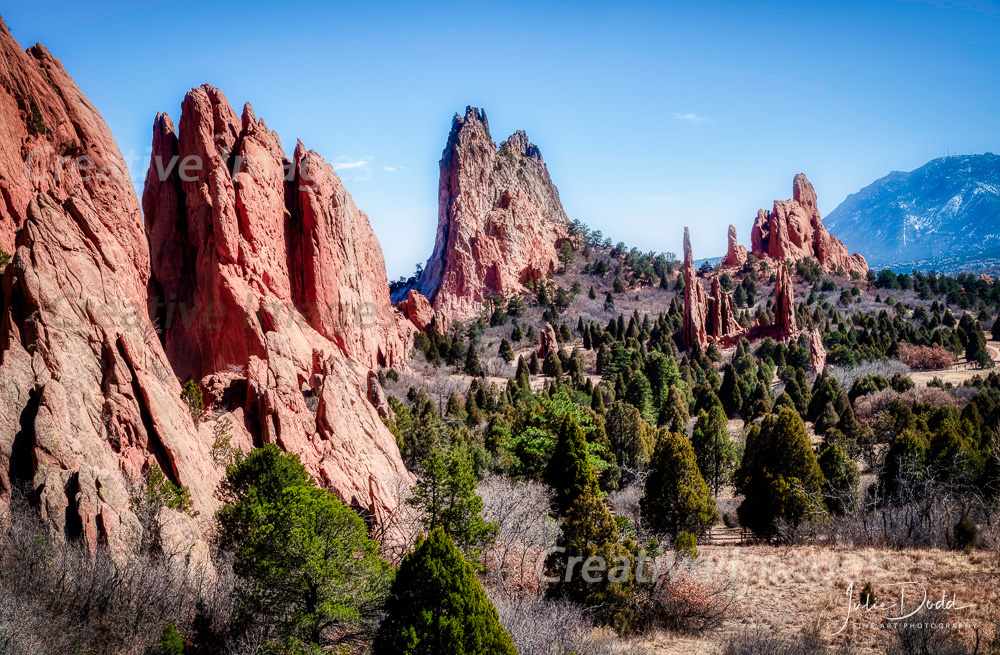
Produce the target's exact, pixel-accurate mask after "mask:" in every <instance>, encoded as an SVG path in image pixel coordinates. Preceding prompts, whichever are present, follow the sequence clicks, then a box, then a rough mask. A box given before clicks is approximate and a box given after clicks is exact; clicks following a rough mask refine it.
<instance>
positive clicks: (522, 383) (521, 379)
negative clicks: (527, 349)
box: [514, 356, 531, 390]
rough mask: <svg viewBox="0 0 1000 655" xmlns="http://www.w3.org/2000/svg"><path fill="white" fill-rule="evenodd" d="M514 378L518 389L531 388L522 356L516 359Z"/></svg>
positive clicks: (526, 366)
mask: <svg viewBox="0 0 1000 655" xmlns="http://www.w3.org/2000/svg"><path fill="white" fill-rule="evenodd" d="M514 378H515V379H516V380H517V386H518V387H519V388H521V389H524V390H528V389H530V388H531V380H530V378H529V377H528V365H527V364H526V363H525V361H524V357H523V356H521V357H518V358H517V373H515V374H514Z"/></svg>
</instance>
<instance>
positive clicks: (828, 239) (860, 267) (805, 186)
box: [727, 173, 868, 276]
mask: <svg viewBox="0 0 1000 655" xmlns="http://www.w3.org/2000/svg"><path fill="white" fill-rule="evenodd" d="M750 241H751V251H752V252H753V254H754V255H755V256H757V257H765V256H767V257H771V258H772V259H775V260H777V261H779V262H783V261H785V260H792V261H798V260H800V259H804V258H807V257H808V258H811V259H814V260H816V261H817V262H819V265H820V266H821V267H822V268H823V270H824V271H826V272H827V273H834V272H836V271H837V270H838V269H843V271H844V273H846V274H851V273H858V274H859V275H862V276H864V275H867V273H868V264H867V262H865V258H864V257H862V256H861V255H859V254H857V253H854V254H853V255H852V254H851V253H850V251H848V250H847V247H846V246H845V245H844V244H842V243H841V242H840V241H838V240H837V238H836V237H834V236H833V235H832V234H830V233H829V232H827V231H826V228H825V227H824V226H823V220H822V219H821V218H820V215H819V208H818V207H817V204H816V191H815V190H814V189H813V186H812V184H810V183H809V180H808V179H807V178H806V176H805V175H803V174H802V173H799V174H798V175H796V176H795V180H794V182H793V184H792V199H791V200H775V201H774V209H772V210H771V211H770V212H767V211H764V210H763V209H761V210H760V211H758V212H757V219H756V220H755V221H754V224H753V229H752V230H751V232H750ZM727 257H728V256H727Z"/></svg>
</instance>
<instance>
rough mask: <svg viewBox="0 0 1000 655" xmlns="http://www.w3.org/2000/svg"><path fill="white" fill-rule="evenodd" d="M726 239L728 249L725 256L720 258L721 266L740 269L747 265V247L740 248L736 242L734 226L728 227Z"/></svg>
mask: <svg viewBox="0 0 1000 655" xmlns="http://www.w3.org/2000/svg"><path fill="white" fill-rule="evenodd" d="M728 239H729V247H728V249H727V250H726V256H725V257H723V258H722V265H723V266H732V267H734V268H740V267H741V266H743V264H746V263H747V247H746V246H741V245H740V244H739V242H738V241H737V239H736V226H735V225H730V226H729V234H728Z"/></svg>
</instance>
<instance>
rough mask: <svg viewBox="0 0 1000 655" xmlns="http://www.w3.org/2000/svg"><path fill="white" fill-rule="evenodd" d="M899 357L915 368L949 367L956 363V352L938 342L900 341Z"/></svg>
mask: <svg viewBox="0 0 1000 655" xmlns="http://www.w3.org/2000/svg"><path fill="white" fill-rule="evenodd" d="M899 357H900V359H902V360H903V361H904V362H906V365H907V366H909V367H910V368H913V369H929V368H930V369H937V368H948V367H949V366H951V365H952V364H954V363H955V354H954V353H952V352H951V351H949V350H946V349H945V348H944V346H942V345H941V344H938V343H936V344H934V345H933V346H914V345H913V344H909V343H905V342H904V343H900V344H899Z"/></svg>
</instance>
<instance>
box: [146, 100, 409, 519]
mask: <svg viewBox="0 0 1000 655" xmlns="http://www.w3.org/2000/svg"><path fill="white" fill-rule="evenodd" d="M171 162H175V165H174V166H173V167H171V166H170V163H171ZM183 162H193V163H194V165H193V166H191V168H190V169H187V170H186V169H185V168H184V165H183ZM143 207H144V209H145V218H146V232H147V236H148V238H149V245H150V249H151V251H152V279H151V281H150V287H151V290H152V293H153V295H154V297H155V300H156V303H155V310H156V315H157V317H158V318H159V322H160V325H161V327H162V329H163V332H164V341H165V344H166V352H167V355H168V356H169V358H170V361H171V364H172V365H173V366H174V368H175V370H176V371H177V372H178V374H179V375H181V376H182V377H183V378H185V379H186V378H194V379H196V380H198V379H202V378H205V379H206V381H210V382H211V383H212V385H213V386H214V385H219V384H221V385H222V386H225V381H226V380H228V381H230V387H231V389H237V390H238V389H242V385H238V384H235V383H233V382H232V381H233V380H234V379H235V378H238V377H239V376H240V375H241V374H242V373H241V372H244V371H245V376H246V378H247V384H246V391H245V392H244V391H238V392H237V394H236V395H237V396H238V395H239V394H241V393H242V394H243V397H239V398H237V400H236V401H233V400H232V398H233V393H232V392H230V393H229V394H228V395H229V397H230V399H231V400H230V403H231V404H232V403H234V402H235V404H237V405H242V406H243V407H242V409H243V410H244V411H245V414H246V415H247V416H248V417H250V418H249V419H248V420H247V421H246V428H247V430H248V431H250V432H251V434H253V436H255V437H257V438H259V439H260V440H262V441H264V442H268V443H277V444H279V445H281V446H282V447H283V448H285V449H286V450H289V451H292V452H295V453H297V454H298V455H299V456H300V457H301V458H302V461H303V463H304V464H305V465H306V467H307V468H308V469H309V470H310V471H311V472H313V473H314V474H315V475H316V476H317V477H320V478H321V479H322V480H323V481H324V482H326V483H328V484H330V485H331V486H333V487H334V488H335V489H336V490H337V491H338V493H339V494H340V495H341V497H342V498H344V500H345V501H347V502H351V503H355V504H357V505H359V506H361V507H364V508H366V509H373V510H375V511H378V510H379V509H384V508H385V507H386V506H388V505H389V504H390V503H391V494H392V487H393V486H394V485H395V482H396V481H398V480H400V479H407V478H408V474H407V472H406V470H405V468H404V467H403V464H402V461H401V459H400V456H399V452H398V450H397V448H396V444H395V439H394V438H393V437H392V434H391V433H390V432H389V431H388V429H386V428H385V426H384V425H383V424H382V422H381V421H380V419H379V416H378V414H377V412H376V409H375V408H374V407H373V406H372V405H371V404H370V403H369V402H368V401H367V399H366V398H367V397H368V396H369V395H372V394H370V392H369V389H368V387H369V380H368V371H369V370H370V369H371V368H373V367H377V366H392V365H394V364H397V363H400V362H402V361H404V359H405V358H406V356H407V354H408V350H409V347H410V343H411V338H412V330H413V326H412V325H411V324H410V323H409V321H406V320H405V319H403V318H402V317H401V316H400V315H399V314H398V313H397V312H395V310H393V309H392V308H391V306H390V304H389V292H388V281H387V279H386V273H385V260H384V258H383V256H382V250H381V247H380V246H379V243H378V240H377V239H376V238H375V235H374V233H373V232H372V229H371V226H370V225H369V222H368V217H367V216H365V214H364V213H363V212H361V211H359V210H358V208H357V207H356V206H355V205H354V202H353V200H352V199H351V196H350V195H349V194H348V193H347V191H346V190H345V189H344V187H343V185H342V184H341V181H340V179H339V178H338V176H337V174H336V173H334V171H333V168H332V167H331V166H330V165H329V164H327V163H326V162H324V161H323V159H322V158H321V157H320V156H319V155H318V154H316V153H315V152H312V151H309V150H306V148H305V147H304V146H303V145H302V143H299V144H298V145H297V146H296V148H295V152H294V155H293V157H292V159H291V160H289V159H287V158H286V157H285V155H284V151H283V149H282V147H281V142H280V141H279V139H278V135H277V134H276V133H274V132H272V131H271V130H270V129H268V127H267V126H266V125H265V124H264V121H262V120H259V119H257V118H256V116H255V115H254V113H253V110H252V108H251V107H250V105H249V104H247V105H246V106H245V107H244V108H243V115H242V118H237V116H236V113H235V112H234V111H233V110H232V108H231V107H230V106H229V103H228V102H227V100H226V97H225V95H223V93H222V92H221V91H219V90H218V89H216V88H214V87H211V86H209V85H204V86H201V87H198V88H196V89H193V90H192V91H191V92H189V93H188V94H187V96H186V97H185V98H184V102H183V104H182V110H181V119H180V129H179V131H175V130H174V127H173V124H172V123H171V121H170V119H169V118H168V117H167V116H166V115H164V114H161V115H159V116H157V118H156V120H155V122H154V125H153V153H152V157H151V162H150V169H149V172H148V174H147V176H146V187H145V190H144V192H143ZM234 371H235V373H234ZM206 376H208V377H206ZM220 380H222V382H220ZM206 386H208V383H207V382H206ZM374 395H375V396H377V394H374ZM304 396H311V397H314V398H316V399H317V401H318V402H317V410H316V413H315V414H314V413H313V411H311V410H310V409H309V408H308V406H307V404H306V401H305V397H304ZM372 494H374V497H375V498H376V500H377V501H378V504H379V505H381V508H380V507H375V508H368V504H369V502H370V501H369V498H370V496H371V495H372Z"/></svg>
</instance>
